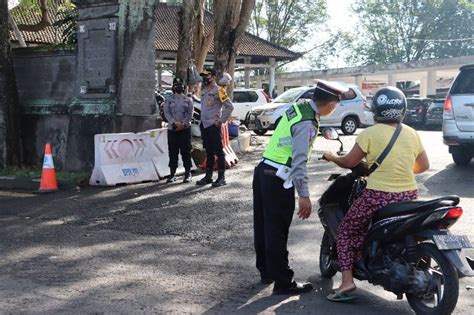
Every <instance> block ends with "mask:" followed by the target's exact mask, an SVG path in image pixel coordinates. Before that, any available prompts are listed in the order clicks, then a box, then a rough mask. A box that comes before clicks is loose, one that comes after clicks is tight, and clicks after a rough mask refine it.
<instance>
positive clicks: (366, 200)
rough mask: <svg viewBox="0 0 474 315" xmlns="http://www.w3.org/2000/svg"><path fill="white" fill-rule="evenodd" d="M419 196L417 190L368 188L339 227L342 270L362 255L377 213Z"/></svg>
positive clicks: (338, 253)
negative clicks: (399, 191) (403, 190)
mask: <svg viewBox="0 0 474 315" xmlns="http://www.w3.org/2000/svg"><path fill="white" fill-rule="evenodd" d="M417 198H418V192H417V191H416V190H412V191H405V192H401V193H390V192H384V191H378V190H371V189H366V190H364V192H363V193H362V195H361V196H360V197H359V198H358V199H357V200H356V201H354V203H353V204H352V206H351V208H350V209H349V211H348V212H347V213H346V215H345V216H344V218H343V219H342V221H341V224H339V226H338V228H337V242H336V246H337V256H338V258H339V264H340V266H341V271H347V270H352V267H353V265H354V263H355V262H356V261H358V260H360V259H361V258H362V257H361V255H362V253H361V247H362V244H363V243H364V240H365V237H366V236H367V232H368V229H369V225H370V221H371V219H372V217H373V216H374V215H375V213H376V212H377V211H378V210H379V209H381V208H383V207H385V206H386V205H388V204H390V203H393V202H398V201H406V200H413V199H417Z"/></svg>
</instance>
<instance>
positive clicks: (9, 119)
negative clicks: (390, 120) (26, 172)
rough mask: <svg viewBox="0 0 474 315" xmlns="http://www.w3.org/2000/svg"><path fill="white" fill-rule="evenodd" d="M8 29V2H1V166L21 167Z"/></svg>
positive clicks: (17, 111) (17, 112)
mask: <svg viewBox="0 0 474 315" xmlns="http://www.w3.org/2000/svg"><path fill="white" fill-rule="evenodd" d="M9 35H10V34H9V28H8V1H7V0H0V166H1V167H5V166H8V165H19V164H20V162H21V146H20V140H21V139H20V128H19V126H20V110H19V109H20V108H19V103H18V94H17V90H16V80H15V73H14V70H13V62H12V55H11V49H10V36H9Z"/></svg>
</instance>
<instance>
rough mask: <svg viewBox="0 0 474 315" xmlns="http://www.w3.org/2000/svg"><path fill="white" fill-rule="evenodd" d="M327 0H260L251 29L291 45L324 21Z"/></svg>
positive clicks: (256, 33)
mask: <svg viewBox="0 0 474 315" xmlns="http://www.w3.org/2000/svg"><path fill="white" fill-rule="evenodd" d="M326 9H327V8H326V1H325V0H257V1H256V3H255V8H254V10H253V14H252V17H251V21H250V25H249V29H250V32H252V33H253V34H255V35H257V36H259V37H262V38H265V39H267V40H268V41H269V42H271V43H273V44H276V45H279V46H283V47H287V48H291V47H293V46H295V45H296V44H297V43H299V42H300V41H302V40H307V36H308V35H309V34H310V33H311V31H312V29H313V28H315V27H316V26H318V25H319V24H322V23H323V22H324V21H325V19H326V17H327V13H326Z"/></svg>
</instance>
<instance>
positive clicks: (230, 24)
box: [214, 0, 255, 95]
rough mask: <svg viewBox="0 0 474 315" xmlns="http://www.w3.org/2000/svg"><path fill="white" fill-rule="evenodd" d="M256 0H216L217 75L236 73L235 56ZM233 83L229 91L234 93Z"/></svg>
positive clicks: (215, 47) (215, 41)
mask: <svg viewBox="0 0 474 315" xmlns="http://www.w3.org/2000/svg"><path fill="white" fill-rule="evenodd" d="M254 6H255V0H242V1H241V0H214V33H215V37H214V68H215V69H216V71H217V76H218V77H221V76H222V73H223V72H228V73H229V74H230V75H231V76H232V77H233V74H234V65H235V57H236V56H237V52H238V48H239V46H240V43H241V41H242V36H243V35H244V33H245V29H246V28H247V25H248V23H249V20H250V16H251V14H252V10H253V8H254ZM232 91H233V85H232V84H231V85H230V86H229V87H228V89H227V92H228V93H229V95H232Z"/></svg>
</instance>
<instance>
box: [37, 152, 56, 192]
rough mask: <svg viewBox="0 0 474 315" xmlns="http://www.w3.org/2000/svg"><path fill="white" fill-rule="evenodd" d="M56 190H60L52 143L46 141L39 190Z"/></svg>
mask: <svg viewBox="0 0 474 315" xmlns="http://www.w3.org/2000/svg"><path fill="white" fill-rule="evenodd" d="M56 190H58V182H57V181H56V171H55V169H54V162H53V154H52V152H51V144H49V143H46V146H45V148H44V160H43V170H42V172H41V182H40V188H39V192H51V191H56Z"/></svg>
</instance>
